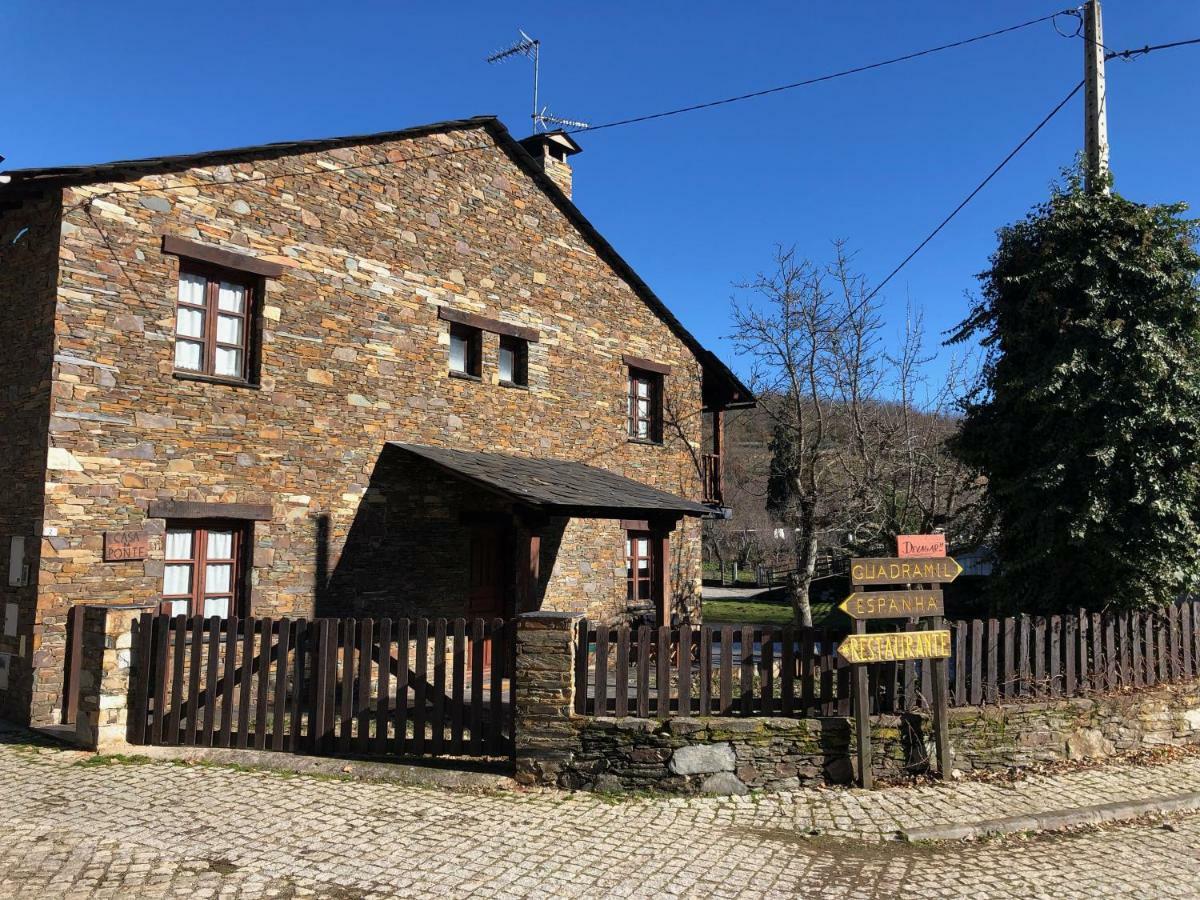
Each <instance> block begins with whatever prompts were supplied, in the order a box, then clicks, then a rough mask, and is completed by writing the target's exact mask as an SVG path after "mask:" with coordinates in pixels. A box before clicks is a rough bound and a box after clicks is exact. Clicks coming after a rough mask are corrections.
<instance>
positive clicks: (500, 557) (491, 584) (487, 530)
mask: <svg viewBox="0 0 1200 900" xmlns="http://www.w3.org/2000/svg"><path fill="white" fill-rule="evenodd" d="M504 546H505V541H504V532H503V531H502V530H501V528H500V526H498V525H476V526H474V527H473V528H472V529H471V548H470V566H471V568H470V572H469V574H468V581H467V605H468V608H469V609H470V615H471V617H472V618H476V617H479V618H486V619H495V618H503V617H504V616H505V613H506V610H505V606H506V604H505V602H504V600H505V596H506V594H507V591H506V589H505V584H506V579H507V571H508V567H507V566H506V565H505V557H504ZM483 664H484V666H487V667H490V666H491V664H492V641H488V642H487V644H486V645H485V646H484V652H483Z"/></svg>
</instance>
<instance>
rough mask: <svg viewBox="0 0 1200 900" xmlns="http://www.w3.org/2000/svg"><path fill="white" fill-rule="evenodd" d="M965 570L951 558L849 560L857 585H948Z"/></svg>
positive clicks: (852, 578)
mask: <svg viewBox="0 0 1200 900" xmlns="http://www.w3.org/2000/svg"><path fill="white" fill-rule="evenodd" d="M962 570H963V568H962V566H960V565H959V564H958V563H957V562H955V560H954V558H953V557H951V556H930V557H914V558H912V559H852V560H850V580H851V581H852V582H854V583H855V584H910V583H913V582H918V583H922V584H949V583H950V582H951V581H953V580H954V579H955V578H957V577H958V576H959V575H960V574H962Z"/></svg>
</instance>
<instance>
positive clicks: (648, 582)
mask: <svg viewBox="0 0 1200 900" xmlns="http://www.w3.org/2000/svg"><path fill="white" fill-rule="evenodd" d="M640 540H644V541H646V556H645V559H646V571H647V573H648V574H647V575H646V576H645V577H644V578H643V577H639V576H638V575H637V571H638V566H637V564H638V562H639V561H640V560H641V559H642V556H641V554H639V553H638V541H640ZM625 542H626V550H625V599H626V603H628V604H629V605H631V606H632V605H638V606H641V605H653V604H655V603H657V598H656V596H655V594H656V592H655V584H654V581H655V557H656V556H657V551H656V545H657V541H656V540H655V539H654V535H653V534H651V533H650V532H649V531H642V530H629V531H626V532H625ZM641 582H645V587H646V596H644V597H641V596H639V595H638V589H639V586H640V584H641Z"/></svg>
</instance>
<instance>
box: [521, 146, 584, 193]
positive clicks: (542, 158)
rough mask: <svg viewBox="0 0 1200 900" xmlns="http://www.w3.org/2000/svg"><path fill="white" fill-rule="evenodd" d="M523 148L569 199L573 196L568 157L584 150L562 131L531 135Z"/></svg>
mask: <svg viewBox="0 0 1200 900" xmlns="http://www.w3.org/2000/svg"><path fill="white" fill-rule="evenodd" d="M521 146H522V147H524V148H525V149H526V151H528V153H529V155H530V156H532V157H533V158H534V160H535V161H536V162H537V164H538V165H539V166H541V167H542V171H543V172H545V173H546V174H547V175H549V176H550V180H551V181H553V182H554V183H555V184H557V185H558V186H559V188H560V189H561V190H562V192H563V193H564V194H566V195H567V197H568V198H569V197H570V196H571V166H570V165H569V164H568V163H567V157H568V156H574V155H575V154H576V153H579V152H581V151H582V150H583V148H582V147H580V146H579V145H578V144H577V143H575V142H574V141H573V140H571V136H570V135H568V134H567V133H566V132H565V131H561V130H559V131H546V132H543V133H541V134H531V135H530V136H529V137H527V138H525V139H524V140H523V141H521Z"/></svg>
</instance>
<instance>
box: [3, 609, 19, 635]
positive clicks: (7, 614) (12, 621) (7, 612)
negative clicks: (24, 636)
mask: <svg viewBox="0 0 1200 900" xmlns="http://www.w3.org/2000/svg"><path fill="white" fill-rule="evenodd" d="M4 636H5V637H16V636H17V604H15V603H5V604H4Z"/></svg>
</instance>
